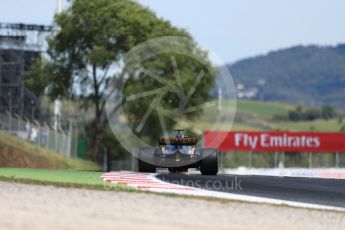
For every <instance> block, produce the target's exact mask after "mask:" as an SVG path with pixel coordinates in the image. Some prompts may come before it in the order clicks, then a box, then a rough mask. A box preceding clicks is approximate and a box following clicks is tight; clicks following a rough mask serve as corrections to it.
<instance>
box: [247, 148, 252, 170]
mask: <svg viewBox="0 0 345 230" xmlns="http://www.w3.org/2000/svg"><path fill="white" fill-rule="evenodd" d="M252 157H253V152H252V151H249V154H248V167H249V168H252V165H253V162H252V161H253V159H252Z"/></svg>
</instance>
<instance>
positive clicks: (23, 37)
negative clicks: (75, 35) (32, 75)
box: [0, 23, 53, 119]
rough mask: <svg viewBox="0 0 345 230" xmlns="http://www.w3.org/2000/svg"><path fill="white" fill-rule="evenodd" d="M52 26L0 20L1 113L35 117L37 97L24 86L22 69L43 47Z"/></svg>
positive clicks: (30, 63)
mask: <svg viewBox="0 0 345 230" xmlns="http://www.w3.org/2000/svg"><path fill="white" fill-rule="evenodd" d="M52 29H53V28H52V27H51V26H45V25H32V24H15V23H0V113H6V112H7V113H10V114H15V115H17V116H20V117H28V118H29V119H35V118H36V117H37V116H38V114H39V104H40V101H39V98H37V97H36V96H35V94H34V93H32V92H31V91H30V90H29V89H28V88H26V87H25V84H24V80H25V72H26V71H27V70H28V69H29V68H30V66H31V65H32V63H33V62H34V60H35V59H36V58H38V57H40V56H41V55H42V53H43V52H45V50H46V46H47V44H46V39H45V38H46V36H47V35H48V33H50V32H51V31H52Z"/></svg>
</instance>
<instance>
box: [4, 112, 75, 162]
mask: <svg viewBox="0 0 345 230" xmlns="http://www.w3.org/2000/svg"><path fill="white" fill-rule="evenodd" d="M0 131H2V132H6V133H9V134H11V135H14V136H16V137H18V138H21V139H23V140H26V141H28V142H30V143H32V144H34V145H38V146H40V147H43V148H47V149H50V150H52V151H54V152H57V153H59V154H61V155H64V156H67V157H76V156H77V138H76V137H74V136H73V127H72V125H70V127H69V130H68V131H66V130H61V129H60V130H54V129H53V128H52V127H51V126H50V125H49V124H47V123H43V124H41V123H39V122H38V121H32V120H30V119H28V118H24V119H23V118H21V117H19V116H18V115H13V114H11V113H9V112H7V113H5V114H4V113H0Z"/></svg>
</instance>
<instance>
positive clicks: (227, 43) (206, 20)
mask: <svg viewBox="0 0 345 230" xmlns="http://www.w3.org/2000/svg"><path fill="white" fill-rule="evenodd" d="M138 1H139V2H140V3H142V4H144V5H146V6H148V7H149V8H151V9H152V10H153V11H155V12H156V13H157V15H158V16H160V17H163V18H165V19H168V20H170V21H171V22H172V23H173V25H176V26H179V27H183V28H186V29H187V30H188V31H189V32H190V33H191V34H192V35H193V36H194V38H195V39H196V40H197V41H198V42H200V43H201V44H202V45H203V46H205V47H207V48H210V49H212V50H213V51H214V52H215V53H217V54H218V56H220V57H221V58H222V59H223V60H224V61H225V62H233V61H235V60H238V59H241V58H244V57H248V56H253V55H257V54H263V53H266V52H268V51H270V50H275V49H279V48H285V47H290V46H293V45H298V44H320V45H333V44H337V43H345V13H344V10H345V1H344V0H256V1H254V0H237V1H234V0H212V1H211V0H170V1H168V0H138ZM55 9H56V0H0V22H23V23H41V24H49V23H51V22H52V18H53V15H54V12H55Z"/></svg>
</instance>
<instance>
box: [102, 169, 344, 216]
mask: <svg viewBox="0 0 345 230" xmlns="http://www.w3.org/2000/svg"><path fill="white" fill-rule="evenodd" d="M157 175H158V173H137V172H127V171H120V172H109V173H104V174H103V175H102V176H101V179H102V180H104V181H107V182H110V183H115V184H125V185H127V186H130V187H134V188H136V189H140V190H144V191H151V192H157V193H173V194H179V195H188V196H198V197H212V198H221V199H227V200H237V201H245V202H253V203H262V204H274V205H286V206H291V207H301V208H309V209H320V210H329V211H342V212H344V211H345V208H340V207H333V206H327V205H318V204H310V203H303V202H296V201H287V200H281V199H274V198H265V197H257V196H248V195H240V194H233V193H225V192H217V191H210V190H205V189H200V188H193V187H188V186H183V185H176V184H171V183H167V182H165V181H162V180H160V179H158V178H157V177H156V176H157Z"/></svg>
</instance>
